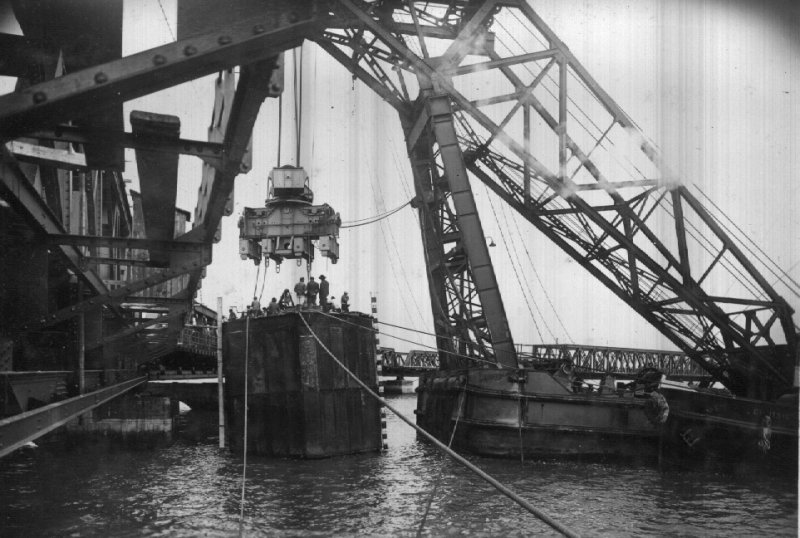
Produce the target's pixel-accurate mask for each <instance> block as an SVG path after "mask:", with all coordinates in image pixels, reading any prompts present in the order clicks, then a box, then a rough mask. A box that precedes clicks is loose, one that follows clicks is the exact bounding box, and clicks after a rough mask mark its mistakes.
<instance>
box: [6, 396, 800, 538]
mask: <svg viewBox="0 0 800 538" xmlns="http://www.w3.org/2000/svg"><path fill="white" fill-rule="evenodd" d="M393 403H394V404H395V405H396V406H398V407H399V408H400V409H401V410H402V411H404V412H405V413H407V414H409V415H413V409H414V407H415V401H414V398H413V397H408V396H406V397H398V398H395V399H394V401H393ZM204 418H205V419H210V420H209V421H208V422H207V423H204V421H203V419H204ZM213 418H214V416H213V414H209V415H208V416H205V417H204V416H202V415H198V414H194V413H190V414H189V416H188V417H187V419H188V420H190V423H189V424H187V427H186V428H185V430H186V431H187V432H188V433H189V435H187V436H185V437H183V438H182V439H181V440H179V441H178V442H176V443H175V444H174V445H172V446H170V447H168V448H164V449H158V450H152V451H151V450H144V451H136V450H129V449H119V448H109V447H107V446H104V445H97V446H88V447H87V446H83V447H80V448H74V449H69V450H60V451H55V450H54V449H52V448H48V447H46V446H45V447H42V448H40V449H37V450H34V451H28V452H24V453H18V454H15V455H14V456H12V457H10V458H6V459H4V460H0V482H1V483H2V484H3V488H2V492H0V503H2V504H1V505H2V506H3V509H2V513H1V515H0V535H2V536H70V535H75V536H198V535H204V536H234V535H237V534H238V526H239V500H240V493H241V490H240V487H241V482H240V478H241V473H242V460H241V457H239V456H238V455H233V454H230V453H229V452H228V451H225V450H223V451H220V450H219V449H218V448H217V446H216V445H217V443H216V439H215V438H214V437H213V435H215V434H216V426H215V425H214V424H213ZM388 429H389V446H390V449H389V451H388V452H387V453H385V454H368V455H360V456H353V457H340V458H334V459H328V460H308V461H298V460H269V459H260V458H253V457H249V458H248V464H247V490H246V502H245V529H246V532H247V534H248V535H252V536H260V535H283V536H310V535H312V536H313V535H322V536H328V535H332V534H337V535H341V534H345V535H347V534H368V535H401V536H402V535H415V534H416V532H417V529H418V527H419V524H420V521H421V520H422V517H423V514H424V512H425V507H426V505H427V503H428V499H429V497H430V495H431V492H432V491H433V486H434V484H435V483H437V482H438V484H439V487H438V488H437V490H436V495H435V496H434V498H433V499H432V501H431V505H430V512H429V514H428V516H427V520H426V525H425V528H424V530H423V533H424V534H425V535H429V536H440V535H461V534H468V535H471V536H499V535H502V536H528V535H531V534H537V535H538V534H540V535H544V536H548V535H555V532H554V531H552V530H551V529H550V528H549V527H547V526H545V525H544V524H542V523H541V522H539V521H538V520H537V519H536V518H535V517H534V516H532V515H530V514H528V513H526V512H524V511H522V509H521V508H519V507H518V506H516V505H515V504H513V503H511V502H510V501H509V500H508V499H507V498H506V497H504V496H502V495H501V494H499V493H497V492H496V491H494V490H493V489H492V488H491V487H490V486H489V485H487V484H485V483H484V482H483V481H481V480H480V479H478V478H477V477H475V476H473V475H472V474H470V473H469V472H468V471H466V470H465V469H463V468H462V467H460V466H458V465H457V464H455V463H454V462H452V461H451V460H449V459H447V458H445V457H443V456H442V455H441V454H439V453H438V452H437V451H436V450H435V449H434V448H433V447H431V446H430V445H427V444H423V443H420V442H418V441H417V440H416V435H415V433H414V432H413V431H412V430H411V429H410V428H408V427H407V426H406V425H405V424H403V423H401V422H400V421H399V420H398V419H396V418H395V417H393V416H391V414H390V416H389V418H388ZM472 460H473V461H474V462H475V463H477V464H478V465H479V466H481V467H482V468H483V469H484V470H486V471H487V472H489V473H490V474H492V475H493V476H495V477H496V478H497V479H498V480H500V481H501V482H503V483H505V484H507V485H509V486H510V487H511V488H512V489H514V490H515V491H516V492H517V493H519V494H521V495H522V496H523V497H525V498H526V499H527V500H529V501H531V502H532V503H534V504H535V505H536V506H537V507H539V508H541V509H543V510H545V511H547V512H549V513H550V514H552V515H553V516H555V517H556V518H558V519H559V520H560V521H561V522H563V523H564V524H566V525H567V526H569V527H571V528H573V529H575V530H576V531H577V532H579V533H581V534H588V535H606V536H647V535H650V536H664V535H675V536H678V535H680V536H686V535H689V536H701V535H702V536H734V535H735V536H747V535H762V536H766V535H768V536H795V535H796V532H797V482H796V479H795V477H784V479H776V478H775V477H762V476H758V475H755V476H747V477H732V476H729V475H722V474H714V473H703V472H688V471H672V472H659V471H658V470H657V469H652V468H647V467H630V466H621V465H607V464H597V463H594V464H578V463H572V462H534V461H526V462H525V463H524V464H521V463H520V462H519V461H509V460H499V459H485V458H472Z"/></svg>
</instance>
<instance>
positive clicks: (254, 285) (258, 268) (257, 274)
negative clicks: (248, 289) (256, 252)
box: [253, 263, 267, 297]
mask: <svg viewBox="0 0 800 538" xmlns="http://www.w3.org/2000/svg"><path fill="white" fill-rule="evenodd" d="M260 272H261V264H260V263H259V264H258V265H256V281H255V283H254V284H253V297H257V296H258V276H259V274H260ZM264 272H265V273H266V272H267V270H266V268H264Z"/></svg>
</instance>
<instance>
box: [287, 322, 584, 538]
mask: <svg viewBox="0 0 800 538" xmlns="http://www.w3.org/2000/svg"><path fill="white" fill-rule="evenodd" d="M297 315H298V316H299V317H300V320H301V321H302V322H303V324H304V325H305V326H306V328H307V329H308V331H309V333H310V334H311V336H312V337H313V338H314V340H316V341H317V344H319V345H320V347H322V349H323V350H324V351H325V353H327V355H328V356H329V357H330V358H331V359H333V361H334V362H335V363H336V364H337V366H339V368H341V369H342V370H344V372H345V373H346V374H347V375H348V376H350V378H351V379H353V381H355V382H356V383H358V385H359V386H361V388H362V389H363V390H364V391H365V392H366V393H367V394H369V395H370V396H371V397H372V398H374V399H375V400H377V401H378V402H380V404H381V405H383V406H384V407H386V408H387V409H389V410H390V411H391V412H392V413H394V414H395V416H396V417H397V418H399V419H400V420H402V421H403V422H405V423H406V424H408V425H409V426H411V427H412V428H414V429H415V430H416V431H417V433H419V434H420V435H422V436H423V437H425V438H426V439H427V440H428V441H430V442H431V443H433V444H434V446H436V447H437V448H438V449H439V450H442V451H444V452H445V453H446V454H447V455H448V456H450V457H451V458H453V459H454V460H455V461H456V462H458V463H460V464H461V465H463V466H464V467H466V468H467V469H468V470H470V471H472V472H473V473H475V474H476V475H478V476H479V477H480V478H481V479H483V480H484V481H486V482H488V483H489V484H491V485H492V486H493V487H494V488H495V489H496V490H498V491H499V492H500V493H502V494H503V495H505V496H506V497H508V498H509V499H511V500H512V501H514V502H515V503H517V504H518V505H519V506H521V507H522V508H524V509H525V510H527V511H528V512H530V513H531V514H533V515H534V516H536V517H537V518H538V519H539V520H541V521H542V522H544V523H546V524H547V525H549V526H550V527H552V528H553V529H555V530H557V531H558V532H560V533H561V534H563V535H564V536H575V537H577V536H578V534H577V533H576V532H574V531H573V530H572V529H570V528H568V527H567V526H565V525H564V524H563V523H560V522H559V521H557V520H556V519H555V518H553V517H552V516H551V515H550V514H548V513H546V512H545V511H544V510H541V509H539V508H536V507H535V506H533V505H532V504H531V503H530V502H528V501H526V500H525V499H523V498H522V497H520V496H519V495H518V494H516V493H515V492H514V491H512V490H511V489H510V488H508V487H507V486H505V485H504V484H502V483H501V482H499V481H498V480H497V479H495V478H494V477H492V476H491V475H489V474H488V473H486V472H485V471H483V470H482V469H480V468H479V467H477V466H476V465H475V464H473V463H471V462H470V461H468V460H467V459H465V458H464V457H463V456H461V455H460V454H458V453H456V452H455V451H453V449H451V448H450V447H448V446H447V445H445V444H444V443H442V442H441V441H439V440H438V439H437V438H436V437H434V436H433V435H431V434H430V433H428V432H427V431H426V430H424V429H423V428H421V427H420V426H418V425H416V424H414V422H413V421H412V420H411V419H409V418H408V417H406V416H405V415H404V414H403V413H401V412H400V411H398V410H397V409H396V408H395V407H394V406H393V405H392V404H390V403H389V402H388V401H387V400H385V399H384V398H381V397H380V396H379V395H378V394H376V393H375V391H373V390H372V389H371V388H370V387H369V386H368V385H367V384H366V383H364V382H363V381H362V380H361V378H359V377H358V376H357V375H355V374H354V373H353V372H351V371H350V369H348V368H347V366H345V365H344V363H342V361H340V360H339V359H338V358H337V357H336V355H334V354H333V353H332V352H331V351H330V350H329V349H328V347H327V346H326V345H325V344H324V343H323V342H322V340H320V338H319V337H318V336H317V334H316V333H315V332H314V330H313V329H312V328H311V325H309V323H308V321H306V318H305V317H303V314H302V313H300V312H297Z"/></svg>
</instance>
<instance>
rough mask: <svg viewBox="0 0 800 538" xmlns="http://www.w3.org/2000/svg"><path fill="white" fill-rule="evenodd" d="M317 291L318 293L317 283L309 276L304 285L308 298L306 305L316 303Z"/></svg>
mask: <svg viewBox="0 0 800 538" xmlns="http://www.w3.org/2000/svg"><path fill="white" fill-rule="evenodd" d="M317 293H319V284H317V281H316V280H314V277H313V276H312V277H309V279H308V286H306V297H307V298H308V307H309V308H311V307H312V306H316V305H317Z"/></svg>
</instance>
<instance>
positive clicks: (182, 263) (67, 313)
mask: <svg viewBox="0 0 800 538" xmlns="http://www.w3.org/2000/svg"><path fill="white" fill-rule="evenodd" d="M172 259H173V261H172V263H171V264H170V267H168V268H166V269H162V270H160V271H155V272H153V273H152V274H150V275H148V276H146V277H145V278H143V279H141V280H137V281H134V282H128V283H127V284H126V285H125V286H121V287H119V288H117V289H115V290H112V291H109V292H106V293H104V294H102V295H97V296H94V297H91V298H89V299H86V300H84V301H81V302H79V303H76V304H73V305H71V306H68V307H66V308H62V309H61V310H58V311H56V312H51V313H49V314H47V316H46V317H44V318H42V319H41V320H39V321H38V323H31V324H28V325H26V326H23V327H22V328H23V329H25V330H37V329H41V328H43V327H48V326H50V325H54V324H56V323H60V322H62V321H66V320H68V319H70V318H72V317H74V316H76V315H77V314H80V313H82V312H86V311H88V310H92V309H94V308H97V307H99V306H102V305H112V307H113V308H118V307H117V304H116V303H119V302H121V301H122V300H124V298H127V297H129V296H130V295H131V294H132V293H136V292H138V291H142V290H145V289H147V288H150V287H152V286H155V285H156V284H161V283H162V282H166V281H167V280H171V279H173V278H175V277H178V276H181V275H184V274H187V273H190V272H192V271H197V270H199V269H202V268H203V267H205V266H206V265H208V264H209V263H211V245H203V249H202V251H200V252H196V253H180V254H173V256H172Z"/></svg>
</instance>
